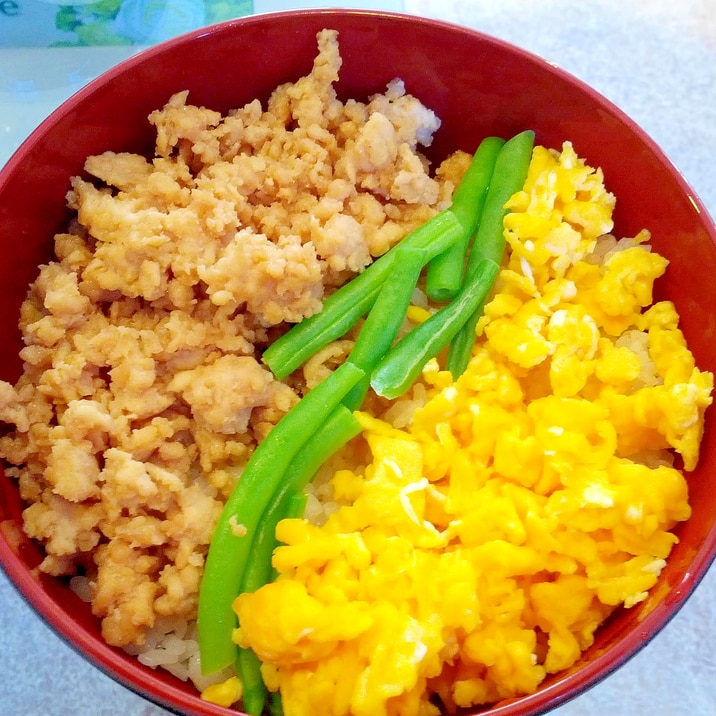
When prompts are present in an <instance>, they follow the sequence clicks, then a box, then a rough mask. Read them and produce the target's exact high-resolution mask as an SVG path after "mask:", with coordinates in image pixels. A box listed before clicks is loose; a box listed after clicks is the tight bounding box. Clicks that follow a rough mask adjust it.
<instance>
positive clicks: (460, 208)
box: [425, 137, 505, 301]
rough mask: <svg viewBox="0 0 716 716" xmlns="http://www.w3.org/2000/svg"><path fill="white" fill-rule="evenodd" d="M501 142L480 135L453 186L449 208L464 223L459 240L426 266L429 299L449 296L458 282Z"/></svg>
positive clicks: (454, 290) (456, 288) (453, 295)
mask: <svg viewBox="0 0 716 716" xmlns="http://www.w3.org/2000/svg"><path fill="white" fill-rule="evenodd" d="M504 144H505V140H504V139H501V138H500V137H486V138H485V139H483V140H482V142H480V145H479V146H478V148H477V151H476V152H475V154H474V156H473V158H472V161H471V162H470V166H469V167H468V169H467V171H466V172H465V175H464V176H463V178H462V180H461V181H460V183H459V184H458V186H457V188H456V189H455V192H454V194H453V197H452V205H451V206H450V211H452V212H453V213H454V214H455V216H457V218H458V219H459V220H460V222H461V223H462V224H463V226H465V227H466V231H465V234H464V235H463V236H462V237H461V239H460V240H459V241H456V242H455V243H454V244H453V245H452V246H451V247H450V248H449V249H447V250H445V251H443V253H441V254H439V255H438V256H436V257H435V258H434V259H433V260H432V261H431V262H430V264H429V266H428V271H427V277H426V283H425V289H426V293H427V294H428V297H429V298H431V299H432V300H433V301H450V300H452V299H453V298H455V296H456V295H457V292H458V291H459V290H460V287H461V286H462V283H463V280H464V272H465V260H466V258H467V253H468V249H469V247H470V239H471V238H472V236H473V234H474V233H475V231H476V230H477V226H478V224H479V222H480V216H481V214H482V207H483V206H484V204H485V196H486V194H487V188H488V186H489V184H490V180H491V178H492V173H493V170H494V168H495V160H496V159H497V154H498V153H499V151H500V149H501V148H502V146H503V145H504Z"/></svg>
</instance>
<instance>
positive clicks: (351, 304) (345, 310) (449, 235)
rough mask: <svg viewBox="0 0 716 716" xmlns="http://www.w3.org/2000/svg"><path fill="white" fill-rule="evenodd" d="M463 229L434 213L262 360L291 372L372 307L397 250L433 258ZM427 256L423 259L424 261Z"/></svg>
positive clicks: (280, 372)
mask: <svg viewBox="0 0 716 716" xmlns="http://www.w3.org/2000/svg"><path fill="white" fill-rule="evenodd" d="M464 231H465V229H464V228H463V226H462V224H461V223H460V221H459V220H458V219H457V217H456V216H455V215H454V214H453V213H451V212H449V211H443V212H440V213H439V214H436V215H435V216H434V217H433V218H432V219H430V220H429V221H427V222H426V223H425V224H423V225H422V226H420V227H419V228H417V229H416V230H415V231H413V232H411V233H410V234H409V235H408V236H406V237H405V238H404V239H403V240H402V241H401V242H400V243H399V244H397V245H396V246H394V247H393V248H392V249H390V250H389V251H388V252H386V253H385V254H383V256H381V257H380V258H379V259H376V261H374V262H373V263H372V264H371V265H370V266H368V268H366V269H365V270H364V271H363V272H362V273H360V274H358V275H357V276H355V277H354V278H353V279H351V280H350V281H349V282H348V283H346V284H344V285H343V286H341V287H340V288H339V289H338V290H336V291H335V292H334V293H332V294H331V295H330V296H329V297H328V298H327V299H326V300H325V302H324V304H323V308H322V309H321V311H320V312H319V313H316V314H314V315H313V316H310V317H309V318H306V319H304V320H303V321H301V322H300V323H297V324H296V325H295V326H293V327H292V328H291V330H289V331H288V332H287V333H285V334H284V335H283V336H281V337H280V338H278V339H277V340H276V341H274V343H273V344H272V345H271V346H269V347H268V348H267V349H266V351H265V352H264V354H263V361H264V363H265V364H266V365H267V366H268V367H269V368H270V369H271V371H272V372H273V374H274V375H275V376H276V377H277V378H279V379H281V378H285V377H286V376H288V375H290V374H291V373H293V371H294V370H296V369H297V368H299V367H300V366H301V365H302V364H303V363H305V362H306V360H308V359H309V358H310V357H311V356H312V355H313V354H314V353H317V352H318V351H319V350H320V349H321V348H323V347H324V346H326V345H328V344H329V343H330V342H331V341H334V340H336V339H338V338H340V337H341V336H344V335H345V334H346V333H347V332H348V331H349V330H350V329H351V328H352V327H353V326H354V325H355V323H356V322H357V321H358V319H359V318H361V316H364V315H365V314H366V313H367V312H368V311H369V310H370V309H371V307H372V305H373V303H374V302H375V300H376V298H377V296H378V293H379V292H380V289H381V287H382V285H383V283H384V282H385V280H386V278H387V277H388V276H389V275H391V272H392V270H393V263H394V259H395V255H396V252H397V251H398V250H402V249H407V248H414V249H417V250H421V249H424V250H425V251H426V252H427V255H428V256H430V258H432V256H434V255H437V254H438V253H440V252H441V251H444V250H445V249H446V248H447V247H448V246H449V245H450V244H451V243H452V242H453V241H456V240H457V239H458V238H459V237H460V236H462V235H463V234H464ZM433 252H435V253H433ZM431 254H432V255H431ZM430 258H426V261H425V262H426V263H427V261H429V260H430Z"/></svg>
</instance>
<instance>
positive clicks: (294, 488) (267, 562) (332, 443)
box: [241, 405, 361, 592]
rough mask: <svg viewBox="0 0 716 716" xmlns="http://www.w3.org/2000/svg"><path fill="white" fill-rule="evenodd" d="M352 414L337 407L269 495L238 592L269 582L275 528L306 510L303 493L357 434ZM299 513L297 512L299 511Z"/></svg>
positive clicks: (358, 424) (275, 543)
mask: <svg viewBox="0 0 716 716" xmlns="http://www.w3.org/2000/svg"><path fill="white" fill-rule="evenodd" d="M360 430H361V427H360V423H359V422H358V420H357V419H356V418H355V416H354V415H353V413H352V412H351V411H350V410H348V408H346V407H345V406H343V405H339V406H338V407H337V408H336V409H335V410H334V411H333V412H332V413H331V414H330V415H329V416H328V418H326V421H325V422H324V423H323V425H321V426H320V428H319V429H318V430H317V431H316V432H315V433H314V434H313V435H311V436H310V438H309V439H308V441H307V442H306V443H305V445H303V447H301V449H300V450H299V451H298V452H297V453H296V456H295V457H294V459H293V460H292V461H291V464H290V465H289V466H288V468H287V469H286V472H285V473H284V476H283V481H282V482H281V485H280V486H279V488H278V489H277V490H276V492H275V493H274V494H273V495H272V497H271V500H270V501H269V504H268V505H267V506H266V509H265V510H264V513H263V515H262V517H261V522H260V523H259V525H258V527H257V529H256V534H255V536H254V539H253V543H252V544H251V553H250V555H249V557H248V560H247V563H246V569H245V572H244V577H243V582H242V585H241V592H253V591H255V590H257V589H258V588H259V587H261V586H262V585H264V584H266V582H268V581H269V578H270V574H271V555H272V553H273V550H274V549H275V548H276V546H277V544H278V543H277V541H276V525H277V524H278V523H279V522H280V521H281V520H282V519H284V518H285V517H288V516H289V514H293V515H297V514H298V515H301V514H303V511H302V510H301V506H303V507H304V508H305V495H304V494H303V490H304V489H305V487H306V485H308V483H309V482H310V481H311V480H312V479H313V477H314V475H315V474H316V473H317V472H318V469H319V468H320V467H321V465H323V463H324V462H326V460H328V458H329V457H331V455H333V454H334V453H335V452H337V451H338V450H339V448H341V447H343V446H344V445H345V444H346V443H347V442H348V441H349V440H350V439H351V438H354V437H355V436H356V435H358V433H360ZM299 510H300V511H299Z"/></svg>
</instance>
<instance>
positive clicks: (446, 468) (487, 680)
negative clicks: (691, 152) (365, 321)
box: [235, 143, 713, 716]
mask: <svg viewBox="0 0 716 716" xmlns="http://www.w3.org/2000/svg"><path fill="white" fill-rule="evenodd" d="M613 207H614V197H613V196H612V195H611V194H609V193H608V192H607V191H606V190H605V188H604V183H603V178H602V175H601V172H600V171H599V170H594V169H592V168H590V167H588V166H586V165H585V163H584V162H583V161H582V160H581V159H580V158H579V157H578V156H577V155H576V154H575V152H574V149H573V148H572V146H571V145H570V144H569V143H565V144H564V146H563V147H562V150H561V151H559V152H557V151H550V150H547V149H545V148H543V147H536V148H535V150H534V154H533V159H532V163H531V166H530V171H529V176H528V179H527V183H526V186H525V188H524V191H522V192H520V193H518V194H516V195H515V196H514V197H513V198H512V200H511V201H510V204H509V208H510V209H511V213H510V214H508V216H507V217H506V221H505V232H506V237H507V240H508V244H509V251H508V257H507V259H506V262H505V265H504V267H503V270H502V271H501V274H500V276H499V279H498V284H497V287H496V291H495V294H494V296H493V298H492V300H491V301H490V302H489V304H488V305H487V306H486V308H485V312H484V317H483V319H482V320H481V322H480V323H479V325H478V334H479V337H478V341H477V344H476V346H475V349H474V355H473V357H472V360H471V363H470V365H469V367H468V369H467V371H466V373H465V374H464V375H463V376H461V377H460V378H459V380H457V381H455V382H453V380H452V378H451V376H450V375H449V374H448V373H446V372H445V371H442V370H441V369H440V367H439V365H438V363H437V362H436V361H432V362H431V363H429V364H428V365H427V366H426V368H425V370H424V373H423V376H422V381H421V382H420V383H419V384H418V386H416V388H415V391H418V390H421V391H422V392H423V393H424V394H425V396H426V397H425V399H424V400H422V401H420V402H422V405H421V406H420V407H418V408H417V409H416V410H415V411H414V413H413V415H412V420H410V421H409V423H408V424H407V425H405V427H403V428H400V429H399V428H397V427H395V426H394V425H391V424H390V422H389V421H388V420H387V419H384V418H386V416H387V415H388V414H389V413H386V414H385V415H384V416H383V418H381V417H375V416H370V415H368V414H367V413H360V414H359V416H360V419H361V421H362V424H363V428H364V433H363V436H362V437H361V438H360V439H358V441H357V443H354V444H353V445H351V446H350V448H349V452H352V460H353V463H355V464H352V465H350V460H351V457H348V458H346V459H347V460H348V461H349V465H350V467H348V468H343V469H339V470H338V471H336V472H335V475H334V476H333V477H332V480H331V485H332V488H333V492H334V499H335V500H336V501H337V503H338V505H339V508H338V509H337V511H334V512H333V513H331V514H329V515H328V516H327V518H326V519H325V521H324V522H323V523H322V524H312V523H311V522H309V521H308V520H306V519H290V520H284V521H283V522H281V523H280V524H279V526H278V530H277V537H278V539H279V540H280V542H281V543H282V546H280V547H279V548H278V549H277V550H276V551H275V553H274V560H273V564H274V567H275V569H276V570H277V571H278V574H279V576H278V578H277V579H276V580H275V581H274V582H273V583H271V584H268V585H266V586H264V587H262V588H261V589H259V590H258V591H256V592H254V593H249V594H242V595H240V596H239V597H238V598H237V599H236V602H235V610H236V612H237V614H238V616H239V621H240V628H239V629H238V630H237V631H236V632H235V640H236V642H237V643H238V644H239V645H240V646H242V647H250V648H252V649H253V650H254V651H255V652H256V653H257V654H258V656H259V657H260V659H261V660H262V662H263V667H262V668H263V675H264V678H265V680H266V683H267V685H268V686H269V688H270V689H272V690H280V692H281V694H282V697H283V704H284V710H285V713H286V715H287V716H299V715H307V716H308V715H310V716H312V715H313V714H316V713H330V714H333V715H334V716H339V715H343V714H345V715H348V714H350V715H352V716H380V715H381V714H385V715H388V714H391V715H394V716H398V714H399V715H400V716H408V715H410V714H415V715H418V716H429V715H431V714H438V713H439V712H440V710H439V705H441V706H442V707H443V708H444V709H446V710H448V711H453V710H455V709H456V708H458V707H468V706H474V705H478V704H483V703H489V702H494V701H496V700H499V699H501V698H509V697H512V696H517V695H521V694H525V693H530V692H533V691H534V690H535V689H536V688H537V687H538V686H539V684H540V683H541V682H542V680H543V679H544V678H545V676H546V675H547V674H550V673H554V672H558V671H561V670H563V669H566V668H568V667H569V666H571V665H572V664H574V662H575V661H576V660H577V659H578V658H579V656H580V654H581V652H582V651H583V650H584V649H586V648H587V647H589V646H590V644H591V643H592V642H593V639H594V633H595V631H596V629H597V628H598V627H599V625H600V624H602V622H603V621H604V620H605V618H606V617H607V616H608V615H609V614H610V613H611V612H612V611H613V610H614V609H615V608H616V607H617V606H619V605H624V606H625V607H631V606H633V605H634V604H637V603H639V602H640V601H642V600H643V599H645V597H646V595H647V592H648V590H649V589H650V588H651V587H652V586H653V585H654V584H655V583H656V581H657V579H658V577H659V574H660V572H661V570H662V568H663V566H664V564H665V560H666V558H667V557H668V555H669V552H670V550H671V548H672V546H673V545H674V544H675V543H676V541H677V537H676V536H675V535H674V533H673V532H672V531H671V530H672V529H673V528H674V527H675V526H676V525H677V524H678V523H679V522H680V521H683V520H686V519H688V517H689V514H690V507H689V502H688V493H687V484H686V481H685V479H684V477H683V474H682V472H681V470H680V469H678V468H677V466H676V463H675V461H674V458H673V456H674V454H675V453H678V455H680V457H681V460H682V461H683V467H684V468H685V469H686V470H691V469H693V468H694V466H695V465H696V463H697V460H698V454H699V442H700V438H701V434H702V430H703V419H704V411H705V409H706V407H707V406H708V405H709V404H710V403H711V391H712V388H713V376H712V375H711V374H710V373H705V372H701V371H699V370H698V368H697V367H696V366H695V365H694V359H693V356H692V355H691V353H690V352H689V350H688V348H687V346H686V344H685V341H684V337H683V335H682V333H681V332H680V330H679V328H678V315H677V313H676V311H675V309H674V306H673V305H672V304H670V303H667V302H660V303H657V304H654V305H652V286H653V283H654V281H655V279H657V278H658V277H659V276H661V275H662V274H663V273H664V271H665V270H666V267H667V261H666V260H665V259H664V258H663V257H661V256H659V255H658V254H656V253H654V252H652V251H650V250H649V246H648V243H647V242H648V239H649V235H648V233H647V232H646V231H644V232H642V233H640V234H639V235H638V236H636V237H633V238H627V239H622V240H619V241H617V240H616V239H614V238H613V237H612V236H611V235H610V234H609V232H610V231H611V230H612V219H611V216H612V209H613ZM423 314H424V309H422V308H418V309H416V310H414V311H413V312H412V314H411V315H412V316H413V318H415V319H416V320H421V318H422V317H423ZM407 400H408V401H410V400H411V396H409V397H408V398H407ZM391 410H392V411H393V412H392V413H390V414H394V412H395V411H394V408H392V409H391ZM389 412H390V411H389ZM366 451H367V453H368V457H367V458H365V457H364V454H365V452H366Z"/></svg>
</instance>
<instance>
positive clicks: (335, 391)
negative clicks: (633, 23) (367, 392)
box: [198, 363, 363, 674]
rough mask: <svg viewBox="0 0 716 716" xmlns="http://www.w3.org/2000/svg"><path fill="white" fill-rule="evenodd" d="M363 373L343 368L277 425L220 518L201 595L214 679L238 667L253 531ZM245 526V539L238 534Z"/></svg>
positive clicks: (202, 636)
mask: <svg viewBox="0 0 716 716" xmlns="http://www.w3.org/2000/svg"><path fill="white" fill-rule="evenodd" d="M362 376H363V371H361V370H360V369H359V368H357V367H356V366H354V365H353V364H351V363H344V364H343V365H342V366H340V367H339V368H337V369H336V370H335V371H334V372H333V373H331V375H329V376H328V378H326V379H325V380H323V381H321V382H320V383H319V384H318V385H317V386H316V387H315V388H314V389H313V390H312V391H310V392H309V393H308V394H307V395H306V396H305V397H304V398H303V399H302V400H301V401H299V402H298V403H297V404H296V405H295V406H294V407H293V408H292V409H291V410H290V411H289V412H288V413H286V415H285V416H284V417H283V418H282V419H281V420H280V421H279V422H278V423H277V424H276V425H275V426H274V428H273V429H272V430H271V432H270V433H269V434H268V435H267V436H266V438H265V439H264V440H263V442H261V443H260V444H259V445H258V447H257V448H256V450H255V451H254V453H253V455H252V456H251V459H250V460H249V462H248V463H247V465H246V467H245V469H244V471H243V473H242V475H241V477H240V479H239V480H238V481H237V483H236V487H235V488H234V490H233V492H232V494H231V495H230V496H229V499H228V500H227V502H226V504H225V505H224V509H223V511H222V513H221V515H220V517H219V520H218V523H217V526H216V528H215V530H214V535H213V537H212V540H211V544H210V545H209V553H208V554H207V558H206V565H205V567H204V576H203V578H202V582H201V589H200V593H199V614H198V629H199V649H200V655H201V666H202V670H203V671H204V673H206V674H212V673H215V672H217V671H220V670H221V669H223V668H225V667H226V666H229V665H230V664H233V663H234V661H235V658H236V646H235V644H234V643H233V641H232V639H231V631H232V629H233V627H234V626H235V625H236V616H235V614H234V612H233V609H232V603H233V600H234V598H235V597H236V595H237V594H238V593H239V589H240V588H241V584H242V582H243V576H244V569H245V566H246V560H247V557H248V554H249V550H250V548H251V542H252V540H253V536H254V532H255V530H256V527H257V525H258V524H259V521H260V519H261V516H262V515H263V513H264V510H265V508H266V506H267V505H268V503H269V501H270V500H271V497H272V496H273V494H274V493H275V492H276V490H277V489H278V487H279V485H280V483H281V480H282V478H283V476H284V473H285V472H286V469H287V468H288V466H289V464H290V463H291V461H292V460H293V458H294V456H295V455H296V453H297V452H298V451H299V449H300V448H301V446H302V445H303V444H304V443H305V442H306V439H307V437H308V436H310V435H312V434H313V433H314V432H315V431H316V430H318V428H319V427H320V426H321V425H322V423H323V422H324V420H325V419H326V417H327V416H328V415H329V414H330V413H331V412H332V411H333V410H334V409H335V408H336V407H337V406H338V405H339V404H340V402H341V401H342V400H343V398H344V396H345V394H346V393H347V392H348V391H349V390H350V389H351V388H352V387H353V385H355V384H356V383H357V382H358V380H360V378H361V377H362ZM238 526H242V527H243V529H244V531H245V534H243V535H240V534H237V532H236V528H237V527H238Z"/></svg>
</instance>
